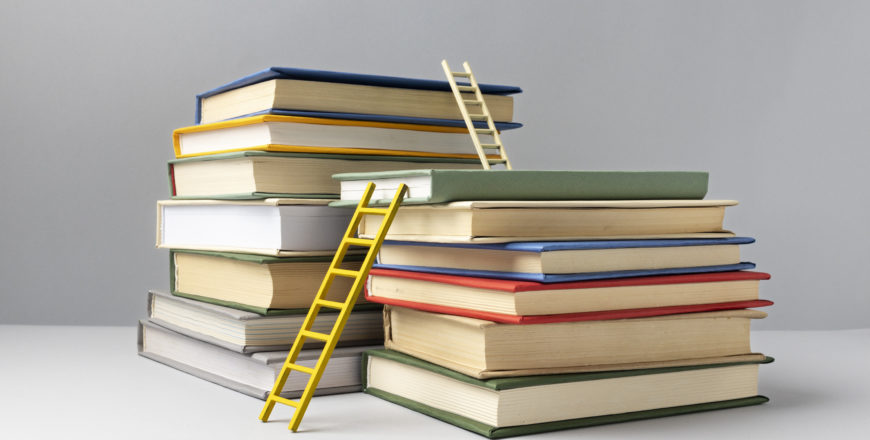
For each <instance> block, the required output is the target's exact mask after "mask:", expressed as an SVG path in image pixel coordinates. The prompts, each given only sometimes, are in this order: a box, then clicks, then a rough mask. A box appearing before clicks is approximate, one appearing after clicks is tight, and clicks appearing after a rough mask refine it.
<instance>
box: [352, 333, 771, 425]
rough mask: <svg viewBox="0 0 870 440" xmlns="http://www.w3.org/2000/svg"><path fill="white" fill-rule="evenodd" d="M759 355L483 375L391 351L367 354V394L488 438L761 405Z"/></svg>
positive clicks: (364, 373)
mask: <svg viewBox="0 0 870 440" xmlns="http://www.w3.org/2000/svg"><path fill="white" fill-rule="evenodd" d="M769 362H773V358H770V357H765V358H762V359H759V360H753V361H744V362H731V363H716V364H706V365H696V366H689V367H670V368H652V369H640V370H627V371H608V372H600V373H581V374H560V375H549V376H532V377H516V378H506V379H488V380H479V379H475V378H471V377H468V376H465V375H462V374H459V373H456V372H454V371H451V370H449V369H446V368H443V367H441V366H439V365H435V364H432V363H429V362H425V361H423V360H420V359H416V358H413V357H411V356H407V355H404V354H402V353H397V352H395V351H389V350H369V351H366V352H364V353H363V358H362V365H363V378H362V381H363V391H364V392H366V393H368V394H371V395H373V396H376V397H379V398H381V399H384V400H387V401H390V402H393V403H396V404H398V405H401V406H404V407H406V408H408V409H411V410H414V411H417V412H420V413H423V414H426V415H428V416H430V417H433V418H436V419H438V420H441V421H444V422H447V423H450V424H453V425H456V426H458V427H460V428H462V429H466V430H468V431H471V432H474V433H476V434H480V435H482V436H485V437H489V438H502V437H511V436H517V435H524V434H534V433H540V432H548V431H556V430H562V429H572V428H581V427H586V426H594V425H601V424H606V423H618V422H627V421H632V420H642V419H649V418H657V417H664V416H672V415H680V414H688V413H693V412H700V411H709V410H714V409H725V408H736V407H741V406H749V405H757V404H761V403H764V402H767V401H768V398H767V397H764V396H760V395H758V367H759V364H764V363H769Z"/></svg>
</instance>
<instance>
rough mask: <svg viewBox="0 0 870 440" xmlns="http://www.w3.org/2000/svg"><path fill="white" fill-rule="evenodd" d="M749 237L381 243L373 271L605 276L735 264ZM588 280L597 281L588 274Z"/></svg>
mask: <svg viewBox="0 0 870 440" xmlns="http://www.w3.org/2000/svg"><path fill="white" fill-rule="evenodd" d="M753 242H755V239H753V238H750V237H728V238H698V239H671V240H584V241H544V242H512V243H490V244H486V243H484V244H464V243H426V242H409V241H386V242H384V243H383V245H382V246H381V249H380V252H379V253H378V261H377V262H378V263H379V266H378V267H391V268H400V269H405V270H413V271H421V272H435V273H458V274H463V275H471V276H482V277H490V278H507V279H523V280H528V281H543V282H552V278H554V277H555V278H557V279H560V280H563V281H568V280H574V279H575V277H582V276H586V275H590V276H592V275H597V274H599V273H608V274H610V275H613V274H614V273H615V274H616V276H622V275H621V274H623V273H626V272H635V271H653V272H654V271H657V270H669V269H677V270H680V269H683V268H686V269H691V268H700V267H715V266H729V265H734V264H739V263H740V250H739V246H740V245H743V244H750V243H753ZM593 278H601V277H598V276H594V277H593Z"/></svg>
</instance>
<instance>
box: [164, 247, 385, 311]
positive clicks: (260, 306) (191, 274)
mask: <svg viewBox="0 0 870 440" xmlns="http://www.w3.org/2000/svg"><path fill="white" fill-rule="evenodd" d="M363 257H364V256H363V255H347V256H345V258H344V261H343V262H342V263H341V264H340V265H339V268H341V269H346V270H359V268H360V267H361V265H362V260H363ZM169 262H170V268H169V283H170V291H171V292H172V294H173V295H176V296H182V297H185V298H191V299H194V300H197V301H205V302H209V303H212V304H218V305H221V306H225V307H231V308H235V309H239V310H246V311H249V312H253V313H258V314H261V315H281V314H285V315H286V314H295V313H299V309H302V308H304V309H308V308H309V307H310V306H311V303H312V302H313V301H314V296H315V295H316V294H317V291H318V289H319V288H320V284H321V282H322V281H323V278H324V277H325V276H326V272H327V270H328V269H329V265H330V264H331V262H332V257H331V256H322V257H318V256H313V257H269V256H264V255H253V254H238V253H231V252H209V251H195V250H172V251H170V252H169ZM352 285H353V280H352V279H351V278H346V277H338V278H336V279H335V280H333V282H332V287H331V288H330V289H329V291H328V292H327V293H326V299H328V300H331V301H339V302H344V300H345V299H346V298H347V294H348V292H350V289H351V287H352ZM364 303H366V301H365V299H364V298H363V297H362V296H360V297H359V299H358V303H357V305H356V306H355V307H362V306H363V305H364ZM368 306H369V307H379V306H377V305H372V304H368Z"/></svg>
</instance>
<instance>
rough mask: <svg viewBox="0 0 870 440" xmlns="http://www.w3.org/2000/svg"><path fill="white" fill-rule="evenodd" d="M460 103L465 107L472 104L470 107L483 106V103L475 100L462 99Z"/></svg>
mask: <svg viewBox="0 0 870 440" xmlns="http://www.w3.org/2000/svg"><path fill="white" fill-rule="evenodd" d="M462 102H464V103H465V104H466V105H468V104H472V105H480V104H483V101H478V100H476V99H463V100H462Z"/></svg>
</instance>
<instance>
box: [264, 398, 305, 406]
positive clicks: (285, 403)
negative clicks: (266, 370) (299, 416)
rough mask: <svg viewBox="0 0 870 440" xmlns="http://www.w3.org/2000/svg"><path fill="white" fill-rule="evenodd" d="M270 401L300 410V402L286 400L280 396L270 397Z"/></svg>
mask: <svg viewBox="0 0 870 440" xmlns="http://www.w3.org/2000/svg"><path fill="white" fill-rule="evenodd" d="M269 399H272V400H274V401H276V402H280V403H283V404H284V405H289V406H292V407H293V408H299V402H297V401H295V400H290V399H285V398H283V397H280V396H269Z"/></svg>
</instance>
